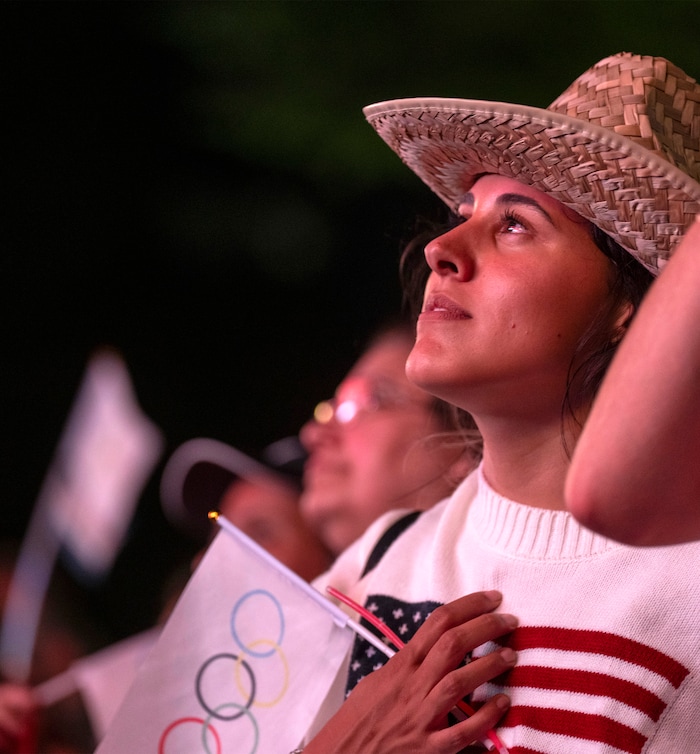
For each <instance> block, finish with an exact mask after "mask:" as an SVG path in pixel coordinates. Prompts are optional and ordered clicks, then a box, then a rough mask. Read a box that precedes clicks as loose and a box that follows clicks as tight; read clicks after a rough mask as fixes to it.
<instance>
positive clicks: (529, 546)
mask: <svg viewBox="0 0 700 754" xmlns="http://www.w3.org/2000/svg"><path fill="white" fill-rule="evenodd" d="M476 477H477V478H476V484H477V490H476V495H475V496H474V498H473V499H472V502H471V505H470V510H469V524H468V525H469V528H470V529H471V530H472V533H473V535H474V536H475V537H476V538H477V540H478V541H480V542H481V543H482V544H483V545H484V546H486V547H489V548H491V549H495V550H501V551H503V552H504V554H508V555H511V556H514V557H520V558H527V559H529V560H549V561H552V560H575V559H581V558H590V557H595V556H598V555H601V554H602V553H605V552H609V551H611V550H615V549H618V548H620V547H623V545H620V544H619V543H617V542H614V541H612V540H610V539H606V538H605V537H602V536H599V535H598V534H594V533H593V532H591V531H590V530H588V529H585V528H584V527H582V526H581V525H580V524H579V523H578V522H577V521H576V520H575V519H574V518H573V517H572V516H571V515H570V514H569V513H567V512H565V511H552V510H547V509H544V508H535V507H533V506H530V505H523V504H521V503H516V502H515V501H513V500H509V499H508V498H506V497H503V496H502V495H499V494H498V493H497V492H496V491H495V490H494V489H493V488H492V487H491V486H490V485H489V483H488V482H487V481H486V479H485V478H484V474H483V470H482V468H481V467H479V469H478V470H477V471H476ZM470 486H471V485H467V486H465V485H463V491H464V493H465V494H469V487H470ZM460 492H462V489H459V490H457V492H456V493H455V495H459V494H460Z"/></svg>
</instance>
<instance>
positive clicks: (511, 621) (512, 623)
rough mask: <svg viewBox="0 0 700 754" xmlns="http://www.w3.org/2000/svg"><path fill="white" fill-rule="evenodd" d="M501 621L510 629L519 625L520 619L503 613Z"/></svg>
mask: <svg viewBox="0 0 700 754" xmlns="http://www.w3.org/2000/svg"><path fill="white" fill-rule="evenodd" d="M501 619H502V620H503V623H504V624H505V625H506V626H507V627H508V628H515V627H516V626H517V625H518V619H517V618H516V617H515V616H514V615H509V614H508V613H503V614H502V615H501Z"/></svg>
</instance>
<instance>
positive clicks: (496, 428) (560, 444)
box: [480, 421, 575, 510]
mask: <svg viewBox="0 0 700 754" xmlns="http://www.w3.org/2000/svg"><path fill="white" fill-rule="evenodd" d="M480 429H481V432H482V435H483V438H484V460H483V472H484V476H485V477H486V479H487V481H488V483H489V484H490V485H491V487H493V489H494V490H496V492H498V493H500V494H501V495H503V496H505V497H508V498H510V499H511V500H515V501H516V502H518V503H522V504H524V505H532V506H534V507H537V508H548V509H551V510H563V509H564V507H565V506H564V482H565V479H566V473H567V470H568V467H569V463H570V460H569V457H568V456H567V452H566V449H565V446H564V438H563V437H562V431H561V422H560V421H557V422H551V423H549V424H546V425H544V426H536V427H533V426H532V424H531V423H525V425H523V423H518V422H516V423H513V422H505V423H503V422H482V423H481V424H480ZM570 434H571V436H570V437H567V438H566V439H567V441H568V445H569V448H570V449H573V446H574V442H575V437H574V436H573V433H570Z"/></svg>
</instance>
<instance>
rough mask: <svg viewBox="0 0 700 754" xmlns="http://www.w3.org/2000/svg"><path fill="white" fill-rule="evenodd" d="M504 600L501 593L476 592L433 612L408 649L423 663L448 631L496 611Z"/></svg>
mask: <svg viewBox="0 0 700 754" xmlns="http://www.w3.org/2000/svg"><path fill="white" fill-rule="evenodd" d="M502 599H503V597H502V595H501V593H500V592H496V591H490V592H474V593H473V594H468V595H466V596H465V597H460V598H459V599H456V600H454V601H453V602H448V603H447V604H445V605H441V606H440V607H438V608H436V609H435V610H433V612H432V613H431V614H430V616H429V617H428V618H427V620H426V621H425V623H423V625H422V626H421V627H420V628H419V629H418V631H416V634H415V636H414V637H413V638H412V639H411V640H410V641H409V642H408V644H407V645H406V647H407V648H408V647H410V648H411V653H412V654H413V656H414V658H415V661H416V662H418V663H419V662H421V661H422V660H423V659H424V657H425V656H426V655H427V654H428V652H429V651H430V650H431V649H432V647H433V646H434V645H435V643H436V642H437V641H438V639H439V638H440V637H441V636H443V635H444V634H445V633H446V632H447V631H449V630H450V629H452V628H455V627H456V626H460V625H462V624H464V623H466V622H467V621H470V620H473V619H474V618H477V617H479V616H480V615H483V614H485V613H490V612H491V611H492V610H495V609H496V608H497V607H498V606H499V605H500V604H501V600H502Z"/></svg>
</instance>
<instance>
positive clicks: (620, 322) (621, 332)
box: [610, 301, 635, 346]
mask: <svg viewBox="0 0 700 754" xmlns="http://www.w3.org/2000/svg"><path fill="white" fill-rule="evenodd" d="M634 313H635V306H634V304H632V302H631V301H626V302H625V303H623V304H621V305H620V308H619V309H618V312H617V316H616V317H615V319H614V321H613V326H612V336H611V338H610V342H611V343H612V344H613V345H614V346H616V345H617V344H618V343H619V342H620V341H621V340H622V338H623V337H624V336H625V333H626V332H627V328H628V327H629V325H630V322H631V321H632V317H633V316H634Z"/></svg>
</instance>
